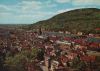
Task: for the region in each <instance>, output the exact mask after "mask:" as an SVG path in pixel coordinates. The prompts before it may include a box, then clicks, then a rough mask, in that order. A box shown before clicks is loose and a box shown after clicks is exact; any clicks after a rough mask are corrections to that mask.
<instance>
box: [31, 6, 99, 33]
mask: <svg viewBox="0 0 100 71" xmlns="http://www.w3.org/2000/svg"><path fill="white" fill-rule="evenodd" d="M39 27H42V28H44V29H47V30H54V31H58V30H68V31H73V30H76V31H83V32H91V31H92V32H94V30H95V29H96V28H100V9H97V8H83V9H76V10H71V11H68V12H64V13H61V14H58V15H56V16H54V17H52V18H50V19H48V20H44V21H39V22H37V23H34V24H32V25H30V28H31V29H33V28H34V29H35V28H39Z"/></svg>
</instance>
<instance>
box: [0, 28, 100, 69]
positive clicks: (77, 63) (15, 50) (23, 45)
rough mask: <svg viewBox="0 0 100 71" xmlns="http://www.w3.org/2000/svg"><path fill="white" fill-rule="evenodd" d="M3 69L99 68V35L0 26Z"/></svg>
mask: <svg viewBox="0 0 100 71" xmlns="http://www.w3.org/2000/svg"><path fill="white" fill-rule="evenodd" d="M32 51H33V52H32ZM21 54H22V55H21ZM23 55H25V56H26V57H25V56H23ZM18 56H19V57H18ZM14 57H15V59H14ZM10 58H11V59H10ZM11 60H12V61H11ZM18 60H19V61H18ZM11 62H12V63H11ZM14 62H15V63H14ZM20 65H22V66H20ZM0 70H1V71H100V34H88V35H84V34H82V32H78V33H77V34H72V33H70V32H68V31H66V32H62V31H59V32H52V31H42V30H41V29H38V30H36V31H33V30H28V31H26V30H23V29H17V30H16V29H13V30H12V29H0Z"/></svg>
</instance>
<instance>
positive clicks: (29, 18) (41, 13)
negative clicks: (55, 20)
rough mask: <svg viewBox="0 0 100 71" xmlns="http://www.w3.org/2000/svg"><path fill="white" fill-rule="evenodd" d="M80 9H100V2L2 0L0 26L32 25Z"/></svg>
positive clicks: (93, 0)
mask: <svg viewBox="0 0 100 71" xmlns="http://www.w3.org/2000/svg"><path fill="white" fill-rule="evenodd" d="M78 8H100V0H0V24H32V23H34V22H37V21H40V20H45V19H48V18H50V17H52V16H54V15H56V14H59V13H62V12H65V11H69V10H73V9H78Z"/></svg>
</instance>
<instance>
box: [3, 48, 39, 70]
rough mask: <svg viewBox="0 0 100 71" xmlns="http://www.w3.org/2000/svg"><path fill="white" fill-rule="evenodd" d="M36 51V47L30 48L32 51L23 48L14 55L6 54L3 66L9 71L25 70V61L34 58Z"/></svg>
mask: <svg viewBox="0 0 100 71" xmlns="http://www.w3.org/2000/svg"><path fill="white" fill-rule="evenodd" d="M37 51H38V50H37V49H36V48H32V51H29V50H23V51H21V52H19V53H18V54H16V55H15V56H7V57H6V60H5V66H6V67H8V70H9V71H26V70H25V66H26V63H27V62H31V61H32V60H34V59H35V57H36V55H37Z"/></svg>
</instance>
